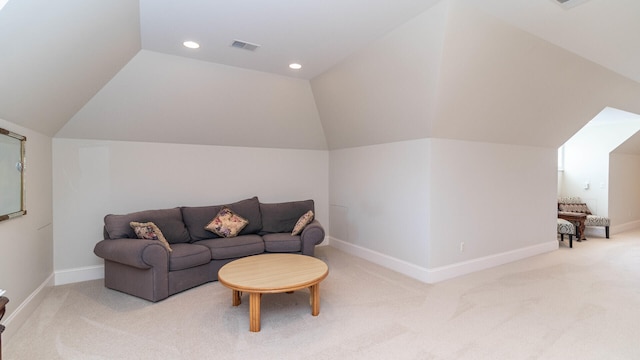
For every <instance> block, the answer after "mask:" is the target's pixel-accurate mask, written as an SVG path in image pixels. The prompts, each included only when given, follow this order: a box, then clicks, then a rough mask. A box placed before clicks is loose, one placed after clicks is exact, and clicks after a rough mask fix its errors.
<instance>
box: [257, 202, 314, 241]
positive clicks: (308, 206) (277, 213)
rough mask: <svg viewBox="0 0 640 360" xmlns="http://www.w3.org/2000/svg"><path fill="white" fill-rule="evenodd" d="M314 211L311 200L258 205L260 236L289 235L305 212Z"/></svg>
mask: <svg viewBox="0 0 640 360" xmlns="http://www.w3.org/2000/svg"><path fill="white" fill-rule="evenodd" d="M309 210H311V211H314V212H315V209H314V203H313V200H304V201H292V202H284V203H275V204H260V212H261V213H262V231H261V233H262V234H272V233H290V232H291V231H292V230H293V227H294V226H295V225H296V222H298V219H300V216H302V215H304V214H305V213H306V212H307V211H309Z"/></svg>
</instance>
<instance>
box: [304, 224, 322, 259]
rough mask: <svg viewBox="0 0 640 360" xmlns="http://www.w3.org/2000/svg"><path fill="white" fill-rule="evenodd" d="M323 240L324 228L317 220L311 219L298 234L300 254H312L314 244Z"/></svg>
mask: <svg viewBox="0 0 640 360" xmlns="http://www.w3.org/2000/svg"><path fill="white" fill-rule="evenodd" d="M323 240H324V228H322V225H321V224H320V222H319V221H318V220H315V219H314V220H313V221H312V222H311V223H310V224H309V225H307V226H305V228H304V230H302V234H300V241H301V242H302V251H301V252H302V254H304V255H310V256H313V253H314V250H315V247H316V245H318V244H320V243H321V242H322V241H323Z"/></svg>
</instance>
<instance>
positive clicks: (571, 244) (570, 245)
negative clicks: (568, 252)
mask: <svg viewBox="0 0 640 360" xmlns="http://www.w3.org/2000/svg"><path fill="white" fill-rule="evenodd" d="M569 247H570V248H573V235H571V234H569Z"/></svg>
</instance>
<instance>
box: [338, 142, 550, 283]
mask: <svg viewBox="0 0 640 360" xmlns="http://www.w3.org/2000/svg"><path fill="white" fill-rule="evenodd" d="M556 161H557V152H556V149H553V148H540V147H527V146H515V145H501V144H489V143H477V142H468V141H459V140H447V139H420V140H411V141H402V142H396V143H389V144H381V145H373V146H364V147H357V148H350V149H341V150H333V151H331V156H330V165H329V167H330V171H329V172H330V203H331V208H330V218H331V228H330V232H331V241H332V242H331V244H332V245H334V244H335V245H336V246H337V247H339V248H341V249H343V250H345V251H348V252H350V253H353V254H356V255H358V256H361V257H364V258H367V259H369V260H371V261H374V262H377V263H379V264H381V265H384V266H387V267H390V268H393V269H395V270H397V271H400V272H403V273H405V274H407V275H409V276H413V277H415V278H418V279H420V280H423V281H427V282H435V281H439V280H444V279H447V278H450V277H454V276H458V275H462V274H466V273H469V272H472V271H477V270H480V269H483V268H488V267H491V266H496V265H500V264H503V263H506V262H509V261H514V260H517V259H521V258H524V257H527V256H532V255H535V254H538V253H542V252H546V251H551V250H554V249H557V246H558V244H557V240H556V220H555V219H556V210H555V203H556V186H557V182H556V174H557V168H556ZM461 242H464V243H465V244H464V249H463V251H460V243H461Z"/></svg>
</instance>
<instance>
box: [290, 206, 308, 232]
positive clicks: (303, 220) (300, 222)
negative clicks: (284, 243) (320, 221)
mask: <svg viewBox="0 0 640 360" xmlns="http://www.w3.org/2000/svg"><path fill="white" fill-rule="evenodd" d="M312 221H313V211H311V210H309V211H307V212H306V213H305V214H304V215H302V216H300V219H298V222H297V223H296V226H294V227H293V231H292V232H291V235H298V234H300V233H301V232H302V230H304V228H305V226H307V225H309V223H310V222H312Z"/></svg>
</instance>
